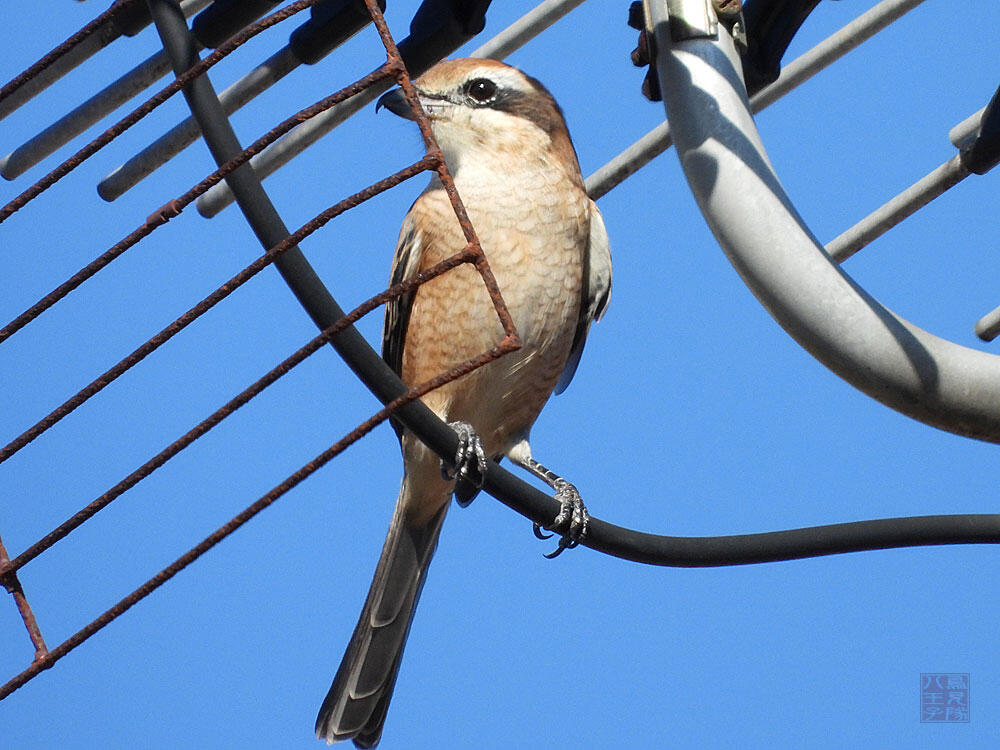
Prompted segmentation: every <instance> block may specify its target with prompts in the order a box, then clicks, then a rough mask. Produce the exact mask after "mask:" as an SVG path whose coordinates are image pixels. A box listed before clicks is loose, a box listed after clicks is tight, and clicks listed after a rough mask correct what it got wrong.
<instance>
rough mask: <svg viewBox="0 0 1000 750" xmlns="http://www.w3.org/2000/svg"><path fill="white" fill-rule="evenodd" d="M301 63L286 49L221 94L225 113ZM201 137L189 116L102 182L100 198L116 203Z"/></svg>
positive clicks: (243, 102)
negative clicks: (115, 201)
mask: <svg viewBox="0 0 1000 750" xmlns="http://www.w3.org/2000/svg"><path fill="white" fill-rule="evenodd" d="M159 54H163V53H162V52H161V53H159ZM164 62H165V64H166V66H167V67H168V68H169V67H170V63H169V62H166V58H164ZM300 64H301V62H300V60H299V59H298V57H296V56H295V52H294V51H293V50H292V48H291V47H288V46H285V47H282V48H281V49H280V50H278V52H276V53H275V54H273V55H271V57H269V58H268V59H267V60H265V61H264V62H262V63H261V64H260V65H258V66H257V67H256V68H254V69H253V70H252V71H250V72H249V73H248V74H247V75H245V76H243V77H242V78H241V79H240V80H238V81H236V83H234V84H233V85H231V86H229V87H228V88H226V89H224V90H223V91H222V93H220V94H219V100H220V101H221V102H222V108H223V110H224V111H225V113H226V114H227V115H231V114H232V113H233V112H235V111H236V110H238V109H239V108H240V107H243V106H244V105H246V104H247V103H248V102H250V101H251V100H253V98H254V97H256V96H259V95H260V94H261V93H263V92H264V91H266V90H267V89H268V88H269V87H271V86H273V85H274V84H275V83H277V82H278V81H280V80H281V79H282V78H284V77H285V76H286V75H288V74H289V73H291V72H292V71H293V70H295V68H297V67H298V66H299V65H300ZM200 135H201V131H200V130H199V129H198V123H197V122H195V119H194V118H193V117H188V118H187V119H185V120H184V121H183V122H180V123H178V124H177V125H176V126H174V127H173V128H171V129H170V130H169V131H167V132H166V133H164V134H163V135H162V136H160V137H159V138H157V139H156V140H155V141H153V142H152V143H151V144H149V145H148V146H146V148H144V149H143V150H142V151H140V152H139V153H138V154H136V155H135V156H133V157H132V158H131V159H129V160H128V161H126V162H125V163H124V164H122V165H121V166H120V167H118V168H117V169H115V170H114V171H113V172H111V173H110V174H109V175H108V176H107V177H105V178H104V179H103V180H101V181H100V182H99V183H98V185H97V193H98V195H100V196H101V197H102V198H103V199H104V200H106V201H113V200H116V199H117V198H119V197H120V196H121V195H122V194H124V193H125V192H126V191H128V190H130V189H131V188H133V187H135V186H136V185H137V184H139V182H141V181H142V180H143V179H145V178H146V177H148V176H149V175H151V174H152V173H153V172H154V171H156V170H157V169H158V168H159V167H161V166H163V165H164V164H166V163H167V162H168V161H169V160H170V159H172V158H173V157H174V156H176V155H177V154H179V153H180V152H181V151H183V150H184V149H186V148H187V147H188V146H190V145H191V144H192V143H194V142H195V141H196V140H197V139H198V137H199V136H200Z"/></svg>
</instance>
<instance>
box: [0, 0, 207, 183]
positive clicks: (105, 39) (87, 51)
mask: <svg viewBox="0 0 1000 750" xmlns="http://www.w3.org/2000/svg"><path fill="white" fill-rule="evenodd" d="M211 1H212V0H184V2H182V3H181V10H182V11H183V13H184V15H185V16H193V15H194V14H195V13H197V12H198V11H199V10H201V9H202V8H204V7H205V6H207V5H208V4H209V3H210V2H211ZM120 36H121V32H119V31H118V29H116V28H115V26H114V24H113V23H111V22H110V21H109V22H106V23H104V24H102V26H101V28H99V29H98V30H97V31H96V32H95V33H93V34H92V35H91V36H89V37H87V38H86V39H84V40H83V41H82V42H80V44H78V45H76V46H75V47H73V49H71V50H69V51H68V52H67V53H66V54H65V55H63V56H62V57H60V58H59V59H58V60H56V61H55V62H53V63H52V65H50V66H49V67H48V68H46V69H45V70H43V71H42V72H41V73H39V74H38V75H37V76H35V77H34V78H32V79H31V80H30V81H26V82H25V83H24V85H23V86H21V87H20V88H18V89H17V90H16V91H14V92H13V93H12V94H11V95H10V96H9V97H7V98H6V99H4V100H3V101H2V102H0V120H2V119H3V118H5V117H6V116H7V115H9V114H10V113H11V112H13V111H14V110H15V109H17V108H18V107H20V106H22V105H23V104H25V103H26V102H28V101H30V100H31V99H33V98H34V97H36V96H38V94H40V93H41V92H43V91H45V89H47V88H48V87H49V86H51V85H52V84H53V83H55V82H56V81H58V80H59V79H60V78H62V77H63V76H64V75H66V74H67V73H69V72H70V71H71V70H73V68H75V67H77V66H78V65H80V64H81V63H83V62H85V61H86V60H88V59H89V58H91V57H93V56H94V55H95V54H97V53H98V52H100V51H101V50H102V49H104V48H105V47H107V46H108V45H109V44H111V42H113V41H115V40H116V39H117V38H118V37H120ZM167 69H169V66H167V68H166V69H164V73H166V71H167ZM161 75H162V74H161ZM112 85H114V84H112ZM108 111H111V110H108ZM104 114H107V112H105V113H104ZM102 116H103V115H102ZM70 137H72V136H70ZM57 148H58V147H57ZM50 153H51V152H50ZM5 176H6V175H5ZM7 179H13V178H12V177H8V178H7Z"/></svg>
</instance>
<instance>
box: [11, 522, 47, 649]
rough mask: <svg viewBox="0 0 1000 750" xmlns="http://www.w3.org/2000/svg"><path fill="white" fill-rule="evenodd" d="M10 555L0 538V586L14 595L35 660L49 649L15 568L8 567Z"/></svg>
mask: <svg viewBox="0 0 1000 750" xmlns="http://www.w3.org/2000/svg"><path fill="white" fill-rule="evenodd" d="M9 565H10V557H9V556H8V555H7V548H6V547H4V544H3V540H2V539H0V570H2V571H3V572H2V573H0V586H3V587H4V588H5V589H7V592H8V593H9V594H10V595H11V596H12V597H14V605H15V606H16V607H17V611H18V612H19V613H20V615H21V620H22V621H23V622H24V627H25V629H27V631H28V637H29V638H30V639H31V645H32V646H34V647H35V661H38V660H39V659H41V658H43V657H44V656H45V655H46V654H47V653H48V651H49V649H48V647H46V645H45V639H44V638H43V637H42V631H41V629H40V628H39V627H38V620H36V619H35V613H34V612H33V611H32V610H31V605H29V604H28V599H27V597H26V596H25V595H24V588H23V587H22V586H21V581H20V580H18V577H17V570H16V569H13V568H9V567H8V566H9Z"/></svg>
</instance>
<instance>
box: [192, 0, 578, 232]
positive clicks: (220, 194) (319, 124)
mask: <svg viewBox="0 0 1000 750" xmlns="http://www.w3.org/2000/svg"><path fill="white" fill-rule="evenodd" d="M580 2H582V0H547V2H544V3H541V4H540V5H539V6H538V7H536V8H535V9H533V10H532V11H530V12H529V13H527V14H525V16H523V17H522V18H521V19H520V20H519V21H516V22H514V23H513V24H512V25H511V26H509V27H507V29H505V30H503V31H501V32H500V33H499V34H497V35H496V36H495V37H493V39H491V40H489V41H488V42H486V44H484V45H483V46H481V47H480V48H479V49H478V50H476V53H477V54H479V56H481V57H494V58H496V59H500V58H499V57H497V55H498V54H499V51H500V49H501V46H502V47H504V48H507V49H508V52H507V53H506V54H509V52H512V51H514V50H515V49H518V48H520V47H521V46H523V45H524V44H526V43H527V42H528V41H530V40H531V39H533V38H534V37H535V36H537V35H538V34H539V33H541V32H542V31H544V30H545V29H546V28H547V27H548V26H549V25H550V24H551V23H553V22H555V20H556V19H557V18H559V17H561V16H562V15H565V14H566V13H568V12H569V11H570V10H572V9H573V8H575V7H576V6H577V5H579V4H580ZM539 9H541V10H539ZM526 19H527V20H526ZM549 19H551V20H549ZM512 29H513V31H512ZM456 49H457V48H456ZM452 51H454V50H452ZM449 54H450V53H449ZM388 88H389V86H388V85H386V86H385V87H379V88H373V89H369V90H368V91H367V92H365V93H364V94H363V95H362V96H359V97H357V98H356V99H353V100H351V101H350V102H345V103H344V104H343V105H341V106H340V107H338V108H336V109H332V110H330V111H329V112H327V113H326V114H325V115H323V116H322V117H317V118H316V119H314V120H312V121H310V122H307V123H302V125H300V126H299V127H297V128H296V129H295V130H294V131H292V132H291V133H289V134H288V135H287V136H286V137H284V138H282V139H281V140H280V141H278V142H277V143H275V144H274V145H273V146H271V147H270V148H269V149H267V151H265V152H264V153H262V154H261V155H260V156H258V157H255V158H254V159H253V160H252V161H251V162H250V163H251V164H252V165H253V168H254V170H255V171H256V172H257V174H258V175H260V177H261V179H263V178H265V177H267V176H268V175H270V174H272V173H273V172H275V171H276V170H278V169H280V168H281V167H283V166H284V165H285V164H287V163H288V162H289V161H291V160H292V159H294V158H295V157H296V156H298V155H299V154H300V153H302V152H303V151H305V150H306V149H307V148H309V146H311V145H312V144H314V143H315V142H316V141H318V140H319V139H320V138H322V137H323V136H324V135H326V134H327V133H329V132H330V131H331V130H333V129H334V128H336V127H337V126H338V125H340V124H341V123H342V122H344V121H345V120H346V119H348V118H349V117H351V116H352V115H354V114H355V113H356V112H358V111H359V110H361V109H362V108H364V107H365V106H367V105H368V104H370V103H371V102H373V101H375V99H377V98H378V96H379V95H380V94H382V93H384V92H385V91H387V90H388ZM232 202H233V196H232V193H231V192H230V190H229V188H228V187H227V186H226V185H219V186H218V187H215V188H212V189H211V190H209V191H208V193H206V194H205V196H204V197H202V198H199V199H198V203H197V208H198V213H200V214H201V215H202V216H204V217H205V218H207V219H210V218H212V217H213V216H215V215H216V214H217V213H219V211H221V210H222V209H224V208H225V207H226V206H228V205H229V204H230V203H232Z"/></svg>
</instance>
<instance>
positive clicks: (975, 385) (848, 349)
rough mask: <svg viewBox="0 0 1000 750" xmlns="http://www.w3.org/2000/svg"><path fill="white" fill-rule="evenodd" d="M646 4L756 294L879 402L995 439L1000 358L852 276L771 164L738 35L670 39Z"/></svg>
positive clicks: (686, 135)
mask: <svg viewBox="0 0 1000 750" xmlns="http://www.w3.org/2000/svg"><path fill="white" fill-rule="evenodd" d="M647 7H648V10H649V12H650V14H651V18H652V23H653V30H654V34H655V38H656V44H657V50H658V52H657V60H656V63H657V73H658V75H659V78H660V83H661V90H662V91H663V93H664V104H665V107H666V111H667V115H668V117H669V119H670V123H671V128H672V131H673V135H674V141H675V146H676V149H677V154H678V156H679V158H680V162H681V166H682V167H683V169H684V172H685V174H686V176H687V179H688V183H689V185H690V187H691V190H692V192H693V194H694V196H695V198H696V200H697V201H698V204H699V206H700V207H701V210H702V213H703V214H704V215H705V219H706V221H707V222H708V224H709V226H710V227H711V229H712V231H713V233H714V234H715V236H716V239H717V240H718V242H719V244H720V246H721V247H722V249H723V250H724V251H725V253H726V255H727V256H728V257H729V260H730V261H731V262H732V264H733V266H734V267H735V268H736V270H737V271H738V272H739V274H740V275H741V276H742V278H743V280H744V282H745V283H746V284H747V286H748V287H749V288H750V290H751V291H752V292H753V293H754V294H755V295H756V296H757V298H758V299H759V300H760V301H761V303H762V304H763V305H764V307H765V308H767V310H768V311H769V312H770V313H771V315H773V316H774V318H775V320H777V322H778V323H779V324H780V325H781V326H782V327H784V328H785V330H786V331H787V332H788V333H789V334H790V335H791V336H792V337H793V338H794V339H795V340H796V341H797V342H798V343H799V344H800V345H801V346H802V347H804V348H805V349H806V350H807V351H809V352H810V353H811V354H812V355H813V356H815V357H816V358H817V359H819V360H820V361H821V362H822V363H823V364H824V365H826V366H827V367H829V368H830V369H831V370H833V371H834V372H835V373H837V374H838V375H839V376H840V377H842V378H844V379H845V380H847V381H848V382H849V383H851V384H852V385H854V386H855V387H857V388H858V389H860V390H861V391H863V392H864V393H866V394H868V395H869V396H871V397H872V398H875V399H877V400H879V401H881V402H882V403H884V404H886V405H887V406H890V407H892V408H894V409H896V410H898V411H900V412H901V413H903V414H906V415H907V416H910V417H913V418H914V419H918V420H920V421H922V422H925V423H927V424H930V425H933V426H935V427H939V428H941V429H945V430H950V431H952V432H955V433H958V434H960V435H966V436H969V437H975V438H979V439H983V440H990V441H993V442H1000V357H997V356H995V355H992V354H987V353H985V352H980V351H976V350H973V349H969V348H966V347H963V346H959V345H957V344H954V343H952V342H950V341H946V340H945V339H942V338H939V337H937V336H934V335H932V334H930V333H928V332H926V331H924V330H922V329H921V328H918V327H917V326H915V325H913V324H912V323H909V322H908V321H906V320H904V319H902V318H900V317H899V316H897V315H895V314H894V313H892V312H891V311H889V310H887V309H886V308H885V307H883V306H882V305H881V304H879V302H878V301H877V300H875V299H874V298H873V297H872V296H871V295H869V294H868V293H867V292H865V290H864V289H862V288H861V287H860V286H859V285H858V284H856V283H855V282H854V281H853V280H852V279H851V278H850V277H849V276H848V275H847V274H845V273H844V272H843V271H842V270H841V269H840V268H839V267H838V266H837V265H836V264H835V263H834V262H833V261H832V260H831V259H830V257H829V256H828V255H827V254H826V252H825V251H824V250H823V248H822V247H821V246H820V244H819V243H818V242H817V241H816V239H815V237H814V236H813V235H812V233H811V232H810V231H809V229H808V228H807V227H806V226H805V225H804V224H803V223H802V220H801V219H800V218H799V216H798V213H797V212H796V211H795V207H794V206H793V205H792V203H791V201H790V200H789V198H788V196H787V195H786V194H785V192H784V190H783V189H782V187H781V184H780V182H779V180H778V177H777V175H776V174H775V173H774V170H773V168H772V167H771V164H770V162H769V160H768V157H767V152H766V151H765V149H764V147H763V144H762V143H761V141H760V136H759V134H758V133H757V129H756V127H755V126H754V122H753V117H752V116H751V113H750V105H749V102H748V101H747V98H746V95H745V89H744V86H743V82H742V79H741V76H740V63H739V58H738V56H737V54H736V52H735V49H734V47H733V43H732V39H731V38H730V37H729V35H728V34H727V33H725V32H720V33H719V35H718V38H714V39H713V38H693V39H688V40H684V41H681V42H674V41H673V40H672V39H671V35H670V30H669V25H668V20H667V14H666V5H665V3H664V2H663V0H647Z"/></svg>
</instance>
